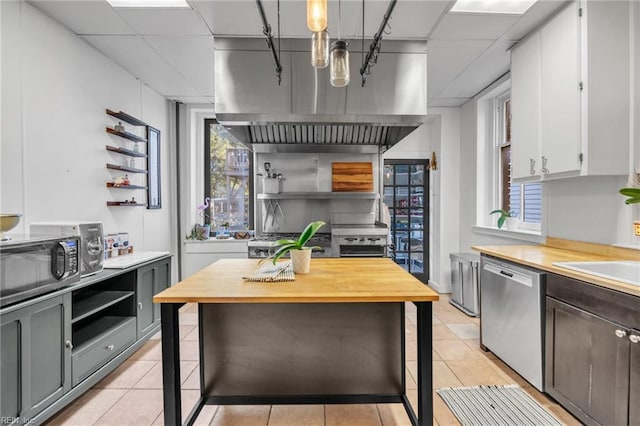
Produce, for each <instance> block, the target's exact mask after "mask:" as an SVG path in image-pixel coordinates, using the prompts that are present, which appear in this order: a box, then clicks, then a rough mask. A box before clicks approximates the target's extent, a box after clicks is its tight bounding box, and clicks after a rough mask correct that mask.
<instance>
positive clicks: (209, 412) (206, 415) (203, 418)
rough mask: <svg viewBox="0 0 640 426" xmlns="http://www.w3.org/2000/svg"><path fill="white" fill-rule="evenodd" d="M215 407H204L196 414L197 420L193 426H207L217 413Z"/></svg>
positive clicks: (216, 407)
mask: <svg viewBox="0 0 640 426" xmlns="http://www.w3.org/2000/svg"><path fill="white" fill-rule="evenodd" d="M218 408H220V407H218V406H217V405H205V406H204V407H202V411H200V414H198V418H197V419H196V421H195V422H193V426H209V425H210V424H211V422H212V421H213V418H214V417H215V415H216V413H217V412H218Z"/></svg>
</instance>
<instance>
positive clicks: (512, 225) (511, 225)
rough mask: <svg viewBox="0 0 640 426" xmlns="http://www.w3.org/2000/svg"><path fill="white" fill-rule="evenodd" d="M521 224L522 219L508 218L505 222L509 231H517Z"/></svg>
mask: <svg viewBox="0 0 640 426" xmlns="http://www.w3.org/2000/svg"><path fill="white" fill-rule="evenodd" d="M519 222H520V219H518V218H517V217H508V218H507V219H506V221H505V223H506V224H507V231H517V230H518V223H519Z"/></svg>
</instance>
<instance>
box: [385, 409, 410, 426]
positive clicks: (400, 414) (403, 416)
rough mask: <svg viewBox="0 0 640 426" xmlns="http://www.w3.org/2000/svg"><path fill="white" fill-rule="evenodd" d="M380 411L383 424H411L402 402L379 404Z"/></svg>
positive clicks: (403, 425) (393, 425)
mask: <svg viewBox="0 0 640 426" xmlns="http://www.w3.org/2000/svg"><path fill="white" fill-rule="evenodd" d="M378 412H379V413H380V418H381V419H382V424H383V426H411V421H410V420H409V416H408V415H407V412H406V411H405V409H404V405H402V404H378Z"/></svg>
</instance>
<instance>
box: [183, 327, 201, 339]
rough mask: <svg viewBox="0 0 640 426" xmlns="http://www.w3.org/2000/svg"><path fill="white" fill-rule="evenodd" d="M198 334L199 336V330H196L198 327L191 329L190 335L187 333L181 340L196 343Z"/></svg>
mask: <svg viewBox="0 0 640 426" xmlns="http://www.w3.org/2000/svg"><path fill="white" fill-rule="evenodd" d="M198 334H199V330H198V327H196V328H194V329H193V331H192V332H191V333H189V334H187V335H186V336H184V339H183V340H195V341H197V340H199V338H200V336H199V335H198Z"/></svg>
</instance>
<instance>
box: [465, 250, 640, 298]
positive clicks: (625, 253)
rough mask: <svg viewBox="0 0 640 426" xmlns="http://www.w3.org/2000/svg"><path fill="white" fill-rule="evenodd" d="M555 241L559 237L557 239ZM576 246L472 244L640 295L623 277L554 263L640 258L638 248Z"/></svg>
mask: <svg viewBox="0 0 640 426" xmlns="http://www.w3.org/2000/svg"><path fill="white" fill-rule="evenodd" d="M553 243H554V244H555V241H554V242H553ZM574 247H575V248H576V249H575V250H571V249H569V248H568V247H567V245H560V244H557V246H556V247H552V246H548V245H539V246H536V245H514V246H477V247H475V246H474V247H472V248H473V249H474V250H477V251H479V252H481V253H484V254H488V255H490V256H495V257H497V258H500V259H505V260H510V261H513V262H516V263H520V264H522V265H527V266H531V267H533V268H537V269H541V270H543V271H548V272H553V273H555V274H558V275H564V276H566V277H571V278H575V279H578V280H582V281H586V282H588V283H592V284H596V285H599V286H601V287H606V288H610V289H612V290H618V291H621V292H624V293H628V294H632V295H635V296H640V287H639V286H634V285H632V284H627V283H624V282H621V281H615V280H610V279H607V278H601V277H598V276H596V275H591V274H585V273H582V272H578V271H572V270H570V269H566V268H562V267H560V266H554V265H553V263H554V262H583V261H610V260H640V252H638V251H637V250H633V251H631V250H616V249H606V248H603V249H601V250H592V251H591V252H587V251H580V250H583V247H581V245H580V244H575V245H574Z"/></svg>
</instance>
